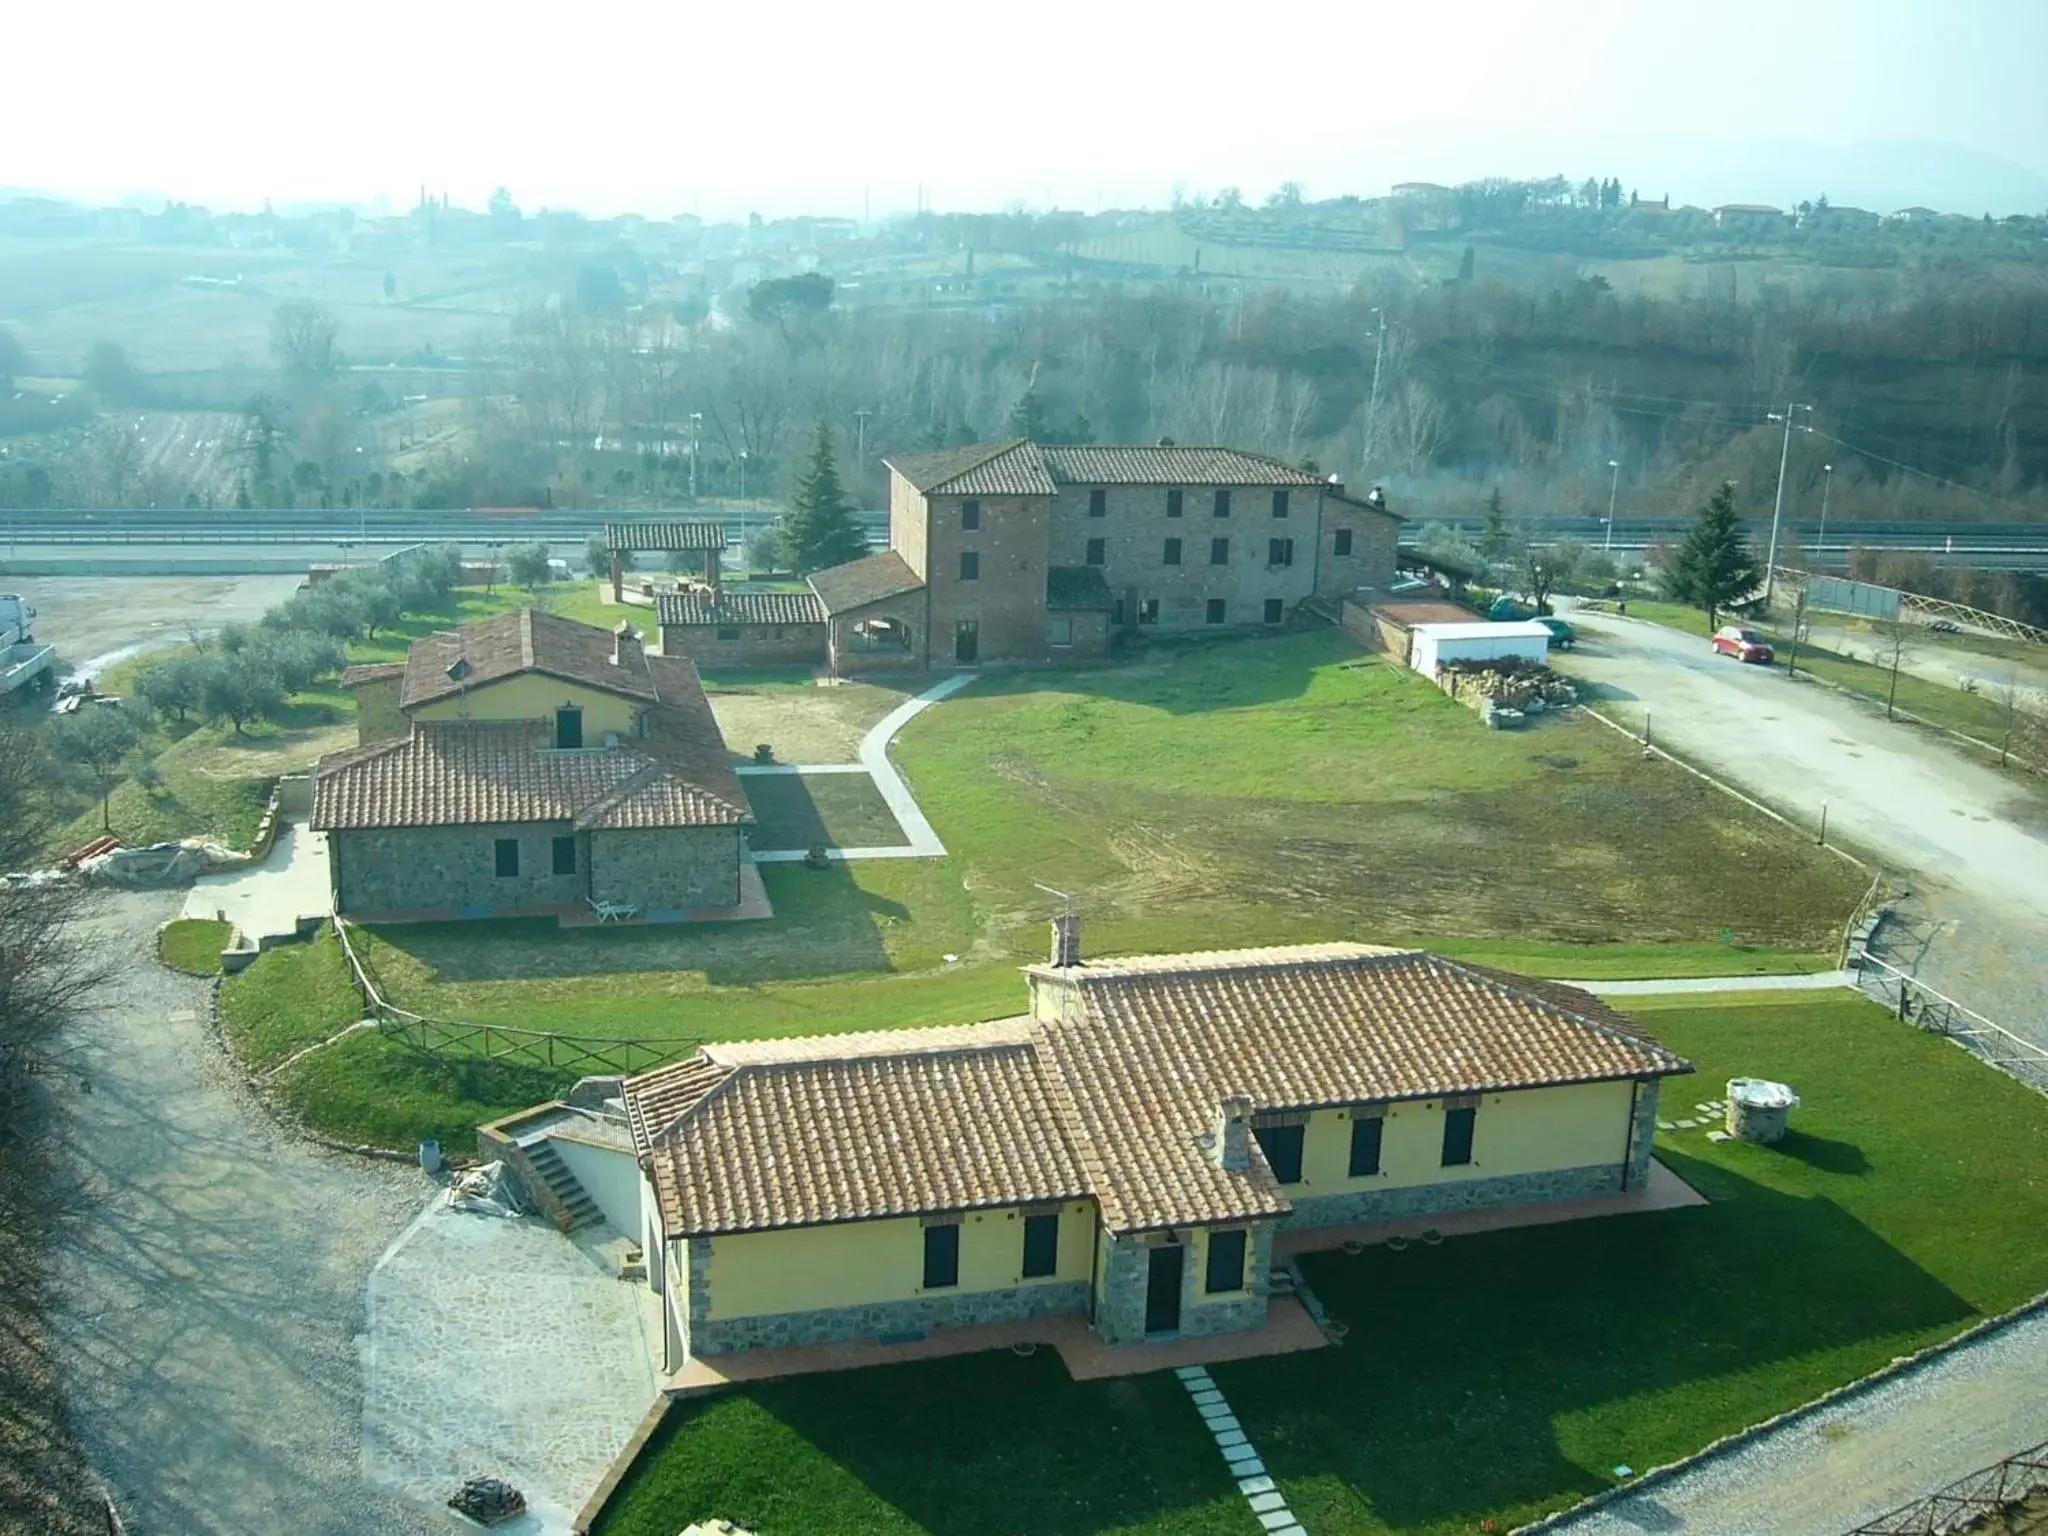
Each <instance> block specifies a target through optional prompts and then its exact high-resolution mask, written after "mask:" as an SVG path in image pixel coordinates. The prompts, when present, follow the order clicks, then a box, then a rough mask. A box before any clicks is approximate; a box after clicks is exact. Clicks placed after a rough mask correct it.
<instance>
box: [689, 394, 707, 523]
mask: <svg viewBox="0 0 2048 1536" xmlns="http://www.w3.org/2000/svg"><path fill="white" fill-rule="evenodd" d="M703 432H704V413H703V412H702V411H692V412H690V505H691V506H693V507H694V506H695V505H697V439H698V438H699V437H700V436H702V435H703Z"/></svg>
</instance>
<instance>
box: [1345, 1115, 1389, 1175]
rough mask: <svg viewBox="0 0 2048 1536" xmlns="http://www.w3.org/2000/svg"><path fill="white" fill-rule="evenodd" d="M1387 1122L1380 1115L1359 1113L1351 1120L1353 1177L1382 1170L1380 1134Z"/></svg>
mask: <svg viewBox="0 0 2048 1536" xmlns="http://www.w3.org/2000/svg"><path fill="white" fill-rule="evenodd" d="M1386 1124H1387V1122H1386V1121H1384V1120H1382V1119H1381V1118H1380V1117H1379V1116H1378V1115H1370V1116H1367V1115H1357V1116H1354V1117H1353V1118H1352V1121H1351V1177H1352V1178H1354V1179H1362V1178H1364V1177H1366V1176H1367V1175H1368V1174H1374V1173H1378V1172H1379V1171H1380V1134H1381V1132H1382V1131H1384V1130H1385V1129H1386Z"/></svg>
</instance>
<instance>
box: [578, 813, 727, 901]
mask: <svg viewBox="0 0 2048 1536" xmlns="http://www.w3.org/2000/svg"><path fill="white" fill-rule="evenodd" d="M588 837H589V857H590V885H589V890H590V895H591V898H592V899H593V900H596V901H618V902H629V903H631V904H632V905H634V906H637V907H639V908H640V910H641V911H642V912H643V913H656V912H681V911H687V910H688V909H690V908H692V907H733V906H738V905H739V900H740V859H741V857H742V855H741V852H740V829H739V828H738V827H663V828H655V829H650V830H647V831H608V830H599V831H595V832H592V833H590V834H588ZM576 899H577V900H579V901H580V900H581V899H582V898H581V897H580V896H578V897H577V898H576Z"/></svg>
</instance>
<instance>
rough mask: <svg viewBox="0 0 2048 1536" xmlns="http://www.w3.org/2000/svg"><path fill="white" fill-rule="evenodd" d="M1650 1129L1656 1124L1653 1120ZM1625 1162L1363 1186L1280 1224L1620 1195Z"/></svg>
mask: <svg viewBox="0 0 2048 1536" xmlns="http://www.w3.org/2000/svg"><path fill="white" fill-rule="evenodd" d="M1652 1128H1653V1129H1654V1122H1653V1123H1652ZM1624 1170H1625V1165H1624V1164H1621V1163H1601V1164H1597V1165H1595V1166H1593V1167H1590V1168H1556V1169H1550V1170H1548V1171H1546V1172H1543V1173H1509V1174H1502V1175H1500V1176H1499V1177H1497V1178H1490V1179H1447V1180H1445V1181H1444V1182H1442V1183H1439V1184H1411V1185H1408V1186H1406V1187H1405V1188H1401V1189H1361V1190H1353V1191H1351V1192H1349V1193H1346V1194H1341V1195H1301V1196H1297V1197H1295V1200H1294V1209H1293V1210H1292V1211H1291V1212H1289V1213H1288V1214H1287V1215H1286V1216H1283V1217H1282V1218H1281V1219H1280V1224H1281V1225H1282V1226H1284V1227H1345V1226H1350V1225H1352V1224H1353V1223H1356V1222H1368V1221H1400V1220H1404V1219H1406V1218H1408V1217H1413V1216H1440V1215H1443V1214H1445V1213H1446V1212H1449V1211H1483V1210H1491V1209H1493V1208H1494V1207H1496V1206H1503V1205H1525V1204H1528V1203H1529V1202H1531V1201H1535V1200H1576V1199H1580V1198H1583V1197H1584V1196H1587V1195H1613V1194H1619V1193H1620V1192H1621V1188H1622V1175H1623V1172H1624Z"/></svg>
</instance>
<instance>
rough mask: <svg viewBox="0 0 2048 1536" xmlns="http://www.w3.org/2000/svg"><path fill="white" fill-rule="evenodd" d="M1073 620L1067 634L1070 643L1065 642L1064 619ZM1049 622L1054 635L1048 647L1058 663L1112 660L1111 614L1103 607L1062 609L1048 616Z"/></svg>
mask: <svg viewBox="0 0 2048 1536" xmlns="http://www.w3.org/2000/svg"><path fill="white" fill-rule="evenodd" d="M1062 619H1066V620H1069V621H1071V626H1070V628H1069V629H1068V630H1067V631H1066V632H1065V633H1066V637H1067V638H1066V642H1065V643H1064V644H1062V643H1061V640H1060V635H1061V630H1060V627H1059V624H1060V620H1062ZM1046 622H1047V624H1048V626H1049V633H1050V634H1051V636H1052V644H1051V647H1050V649H1049V650H1048V653H1047V654H1048V656H1049V657H1050V659H1051V661H1052V664H1053V665H1054V666H1056V667H1057V666H1064V665H1066V664H1068V663H1080V662H1093V661H1107V660H1108V659H1109V634H1110V626H1109V615H1108V614H1107V613H1106V612H1103V611H1100V610H1088V609H1074V610H1071V611H1070V610H1068V609H1059V610H1057V611H1055V612H1053V613H1051V614H1049V615H1047V618H1046Z"/></svg>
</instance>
